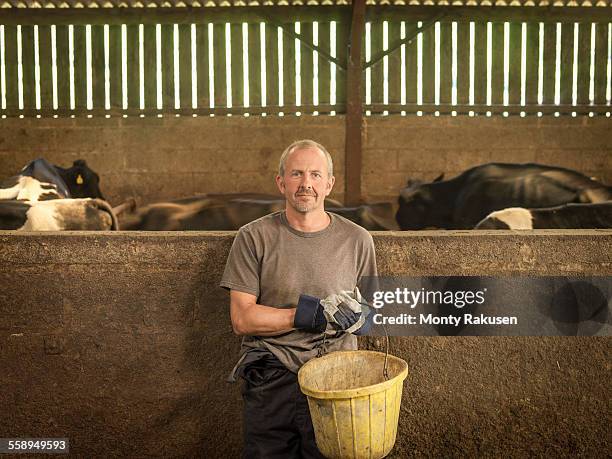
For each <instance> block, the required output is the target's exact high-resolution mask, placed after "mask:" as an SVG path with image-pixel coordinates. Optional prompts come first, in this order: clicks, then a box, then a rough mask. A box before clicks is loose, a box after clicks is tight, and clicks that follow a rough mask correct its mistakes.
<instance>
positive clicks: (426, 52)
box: [422, 25, 436, 104]
mask: <svg viewBox="0 0 612 459" xmlns="http://www.w3.org/2000/svg"><path fill="white" fill-rule="evenodd" d="M435 39H436V36H435V26H434V25H432V26H431V27H429V28H428V29H427V30H425V31H423V67H422V75H423V103H425V104H433V103H434V102H435V100H434V99H435V84H436V79H435V78H436V73H435V64H436V41H435Z"/></svg>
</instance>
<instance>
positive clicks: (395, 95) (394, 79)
mask: <svg viewBox="0 0 612 459" xmlns="http://www.w3.org/2000/svg"><path fill="white" fill-rule="evenodd" d="M400 36H401V23H400V22H399V21H390V22H389V33H388V37H389V43H393V42H395V41H397V40H399V39H400ZM401 98H402V50H401V47H400V48H397V49H396V50H395V51H393V52H392V53H391V54H389V103H396V104H399V103H400V102H401Z"/></svg>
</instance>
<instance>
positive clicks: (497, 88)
mask: <svg viewBox="0 0 612 459" xmlns="http://www.w3.org/2000/svg"><path fill="white" fill-rule="evenodd" d="M491 33H492V41H491V51H492V52H491V58H492V65H491V103H493V104H502V103H503V100H504V24H502V23H494V24H493V26H492V28H491Z"/></svg>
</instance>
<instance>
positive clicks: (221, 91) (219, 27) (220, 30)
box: [213, 24, 227, 107]
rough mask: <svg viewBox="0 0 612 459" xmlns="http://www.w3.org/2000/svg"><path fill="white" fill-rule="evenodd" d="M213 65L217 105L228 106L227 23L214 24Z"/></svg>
mask: <svg viewBox="0 0 612 459" xmlns="http://www.w3.org/2000/svg"><path fill="white" fill-rule="evenodd" d="M213 67H214V72H215V81H214V88H215V92H214V103H215V107H227V92H226V86H227V84H226V80H225V74H226V67H225V24H215V25H214V26H213Z"/></svg>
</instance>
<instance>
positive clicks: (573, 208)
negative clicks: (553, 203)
mask: <svg viewBox="0 0 612 459" xmlns="http://www.w3.org/2000/svg"><path fill="white" fill-rule="evenodd" d="M546 228H568V229H588V228H612V201H607V202H600V203H597V204H567V205H564V206H557V207H550V208H545V209H523V208H520V207H511V208H509V209H503V210H498V211H495V212H493V213H491V214H490V215H489V216H487V217H486V218H485V219H484V220H482V221H481V222H480V223H478V225H476V228H475V229H517V230H530V229H546Z"/></svg>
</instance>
